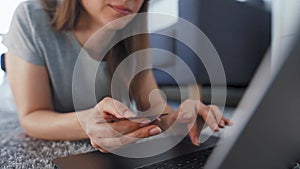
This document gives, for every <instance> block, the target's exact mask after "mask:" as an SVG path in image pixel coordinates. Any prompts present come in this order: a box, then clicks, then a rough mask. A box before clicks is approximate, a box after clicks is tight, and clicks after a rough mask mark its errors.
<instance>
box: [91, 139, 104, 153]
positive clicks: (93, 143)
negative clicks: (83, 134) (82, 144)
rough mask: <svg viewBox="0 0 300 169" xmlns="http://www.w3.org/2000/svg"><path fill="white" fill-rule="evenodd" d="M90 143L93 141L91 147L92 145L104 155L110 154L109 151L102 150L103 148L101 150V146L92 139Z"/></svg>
mask: <svg viewBox="0 0 300 169" xmlns="http://www.w3.org/2000/svg"><path fill="white" fill-rule="evenodd" d="M90 141H91V145H92V146H93V147H94V148H96V149H98V150H99V151H101V152H102V153H108V151H106V150H104V149H102V148H101V147H100V146H99V145H97V144H96V143H95V142H94V141H93V140H92V139H91V140H90Z"/></svg>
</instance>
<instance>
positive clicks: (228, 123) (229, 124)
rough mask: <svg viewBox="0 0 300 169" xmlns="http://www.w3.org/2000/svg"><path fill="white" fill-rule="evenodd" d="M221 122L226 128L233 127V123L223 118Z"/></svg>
mask: <svg viewBox="0 0 300 169" xmlns="http://www.w3.org/2000/svg"><path fill="white" fill-rule="evenodd" d="M222 120H223V121H224V122H225V125H227V126H232V125H233V123H232V122H231V121H230V120H229V119H227V118H225V117H223V119H222Z"/></svg>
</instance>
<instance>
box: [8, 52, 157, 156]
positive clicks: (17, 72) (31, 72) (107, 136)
mask: <svg viewBox="0 0 300 169" xmlns="http://www.w3.org/2000/svg"><path fill="white" fill-rule="evenodd" d="M6 66H7V73H8V78H9V83H10V86H11V89H12V92H13V95H14V98H15V102H16V106H17V110H18V113H19V119H20V123H21V125H22V127H23V129H24V130H25V132H26V133H27V134H28V135H30V136H32V137H35V138H42V139H47V140H81V139H90V141H91V143H92V145H93V146H94V147H95V148H97V149H99V150H100V151H102V152H107V151H109V150H113V149H116V148H119V147H122V146H123V145H126V144H129V143H131V142H134V141H136V140H138V139H141V138H146V137H149V136H153V135H157V134H159V133H160V132H161V129H160V128H159V127H158V126H157V125H151V124H150V125H149V123H150V122H151V121H150V120H148V119H137V121H135V122H133V121H130V120H121V121H117V122H114V123H103V121H105V120H109V119H110V118H112V119H115V118H124V117H128V115H129V116H132V115H133V112H131V111H130V110H129V109H128V107H127V106H126V105H124V104H122V103H120V102H118V101H117V100H114V99H112V98H104V99H103V100H101V101H100V102H99V103H98V104H96V105H95V107H93V108H91V109H88V110H84V111H80V112H76V113H75V112H70V113H64V114H61V113H58V112H55V111H53V107H52V101H51V92H50V85H49V84H50V82H49V76H48V72H47V69H46V68H45V67H43V66H37V65H33V64H30V63H28V62H26V61H24V60H22V59H20V58H18V57H17V56H15V55H13V54H12V53H8V54H7V62H6ZM77 116H78V118H77ZM78 119H79V120H80V122H79V120H78ZM100 121H102V122H100ZM107 124H110V125H107Z"/></svg>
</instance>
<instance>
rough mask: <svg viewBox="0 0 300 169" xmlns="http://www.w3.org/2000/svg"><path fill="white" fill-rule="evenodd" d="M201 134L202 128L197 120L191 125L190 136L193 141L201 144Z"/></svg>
mask: <svg viewBox="0 0 300 169" xmlns="http://www.w3.org/2000/svg"><path fill="white" fill-rule="evenodd" d="M199 134H200V128H199V126H198V123H197V122H195V123H194V124H193V125H192V127H191V130H190V132H189V136H190V139H191V141H192V143H193V144H194V145H196V146H199V145H200V140H199Z"/></svg>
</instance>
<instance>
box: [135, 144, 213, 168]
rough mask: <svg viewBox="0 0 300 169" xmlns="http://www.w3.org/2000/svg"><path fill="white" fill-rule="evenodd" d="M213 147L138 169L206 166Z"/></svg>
mask: <svg viewBox="0 0 300 169" xmlns="http://www.w3.org/2000/svg"><path fill="white" fill-rule="evenodd" d="M212 150H213V148H208V149H205V150H200V151H196V152H193V153H190V154H186V155H183V156H180V157H176V158H173V159H169V160H166V161H162V162H158V163H155V164H151V165H148V166H143V167H140V168H138V169H191V168H197V169H201V168H203V167H204V164H205V162H206V161H207V158H208V157H209V155H210V154H211V152H212Z"/></svg>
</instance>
